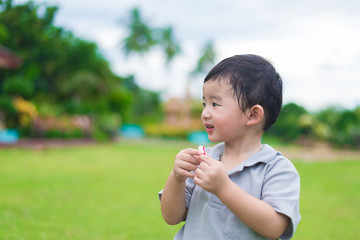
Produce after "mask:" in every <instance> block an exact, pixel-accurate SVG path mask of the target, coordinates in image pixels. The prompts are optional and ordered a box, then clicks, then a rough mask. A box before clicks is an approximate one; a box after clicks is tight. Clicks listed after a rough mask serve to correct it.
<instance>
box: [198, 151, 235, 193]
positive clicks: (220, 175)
mask: <svg viewBox="0 0 360 240" xmlns="http://www.w3.org/2000/svg"><path fill="white" fill-rule="evenodd" d="M198 159H200V161H201V163H200V165H199V168H197V169H196V171H195V177H194V181H195V183H196V184H197V185H199V186H200V187H202V188H203V189H205V190H206V191H208V192H211V193H213V194H215V195H217V193H218V192H219V191H220V190H221V189H222V188H223V186H224V185H225V184H226V183H227V182H228V181H230V178H229V176H228V175H227V173H226V171H225V168H224V165H223V163H222V162H220V161H217V160H215V159H213V158H211V157H210V156H209V155H201V156H200V157H198Z"/></svg>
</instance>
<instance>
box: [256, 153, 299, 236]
mask: <svg viewBox="0 0 360 240" xmlns="http://www.w3.org/2000/svg"><path fill="white" fill-rule="evenodd" d="M281 158H282V159H280V160H279V161H276V162H275V163H274V164H271V165H269V166H268V168H267V173H266V175H265V179H264V186H263V191H262V200H264V201H265V202H267V203H268V204H270V205H271V206H272V207H273V208H274V209H275V211H277V212H278V213H281V214H284V215H286V216H288V217H289V219H290V223H289V225H288V226H287V228H286V230H285V231H284V233H283V234H282V235H281V237H280V239H290V238H291V237H292V236H293V234H294V233H295V230H296V227H297V225H298V223H299V222H300V219H301V216H300V213H299V197H300V176H299V174H298V172H297V171H296V169H295V167H294V165H293V164H292V163H291V162H290V161H289V160H288V159H286V158H285V157H282V156H281Z"/></svg>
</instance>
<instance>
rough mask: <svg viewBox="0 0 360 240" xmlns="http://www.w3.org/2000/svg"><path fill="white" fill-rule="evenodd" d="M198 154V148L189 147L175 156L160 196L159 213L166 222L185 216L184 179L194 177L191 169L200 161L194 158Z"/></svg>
mask: <svg viewBox="0 0 360 240" xmlns="http://www.w3.org/2000/svg"><path fill="white" fill-rule="evenodd" d="M199 154H200V152H199V150H197V149H191V148H189V149H184V150H182V151H180V152H179V153H178V154H177V155H176V157H175V163H174V169H173V170H172V171H171V173H170V176H169V178H168V180H167V182H166V184H165V187H164V190H163V193H162V197H161V213H162V216H163V218H164V220H165V221H166V222H167V223H168V224H171V225H174V224H178V223H180V222H181V221H184V220H185V218H186V215H187V207H186V197H185V189H186V179H187V178H189V177H190V178H193V177H194V175H195V174H194V173H193V171H194V170H195V169H196V168H197V166H198V164H199V163H200V162H199V160H198V159H197V158H196V156H198V155H199Z"/></svg>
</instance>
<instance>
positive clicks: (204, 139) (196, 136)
mask: <svg viewBox="0 0 360 240" xmlns="http://www.w3.org/2000/svg"><path fill="white" fill-rule="evenodd" d="M188 140H189V141H190V142H192V143H194V144H197V145H209V144H210V143H211V142H210V140H209V138H208V134H207V132H205V131H196V132H191V133H190V134H189V135H188Z"/></svg>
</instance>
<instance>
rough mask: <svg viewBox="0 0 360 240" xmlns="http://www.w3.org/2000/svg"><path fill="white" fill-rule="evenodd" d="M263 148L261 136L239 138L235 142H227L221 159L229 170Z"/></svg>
mask: <svg viewBox="0 0 360 240" xmlns="http://www.w3.org/2000/svg"><path fill="white" fill-rule="evenodd" d="M261 148H262V144H261V136H260V137H253V138H247V139H242V140H238V141H235V142H225V149H224V153H223V156H222V159H221V161H222V162H223V163H224V165H225V167H226V166H228V167H226V168H229V169H227V170H230V169H232V168H233V167H235V166H237V165H238V164H240V163H242V162H243V161H244V160H245V159H247V158H248V157H250V156H251V155H253V154H254V153H256V152H258V151H260V150H261Z"/></svg>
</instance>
